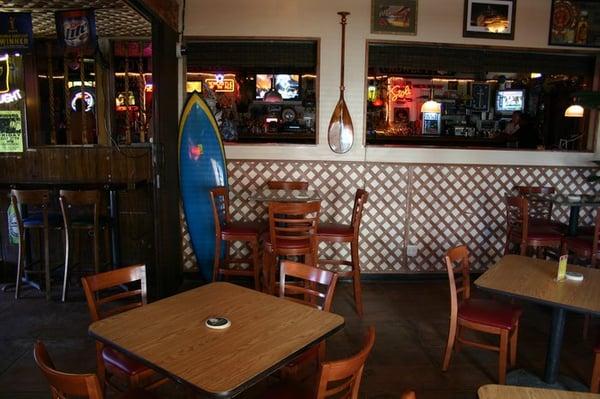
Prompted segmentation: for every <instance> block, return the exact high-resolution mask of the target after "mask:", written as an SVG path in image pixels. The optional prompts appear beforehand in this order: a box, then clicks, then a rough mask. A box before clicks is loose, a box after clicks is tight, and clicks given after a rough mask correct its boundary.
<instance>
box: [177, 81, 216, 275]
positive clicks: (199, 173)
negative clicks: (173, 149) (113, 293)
mask: <svg viewBox="0 0 600 399" xmlns="http://www.w3.org/2000/svg"><path fill="white" fill-rule="evenodd" d="M179 183H180V186H181V197H182V200H183V210H184V212H185V218H186V220H187V225H188V230H189V233H190V238H191V242H192V248H193V249H194V253H195V255H196V259H197V260H198V267H199V269H200V274H201V275H202V278H203V279H204V280H206V281H211V279H212V270H213V261H214V256H215V253H214V252H215V224H214V220H213V214H212V206H211V203H210V196H209V193H208V192H209V190H210V189H212V188H214V187H217V186H227V167H226V165H225V150H224V148H223V141H222V140H221V135H220V134H219V128H218V126H217V122H216V120H215V118H214V116H213V114H212V112H211V110H210V108H209V107H208V105H206V102H204V100H203V99H202V97H200V95H199V94H198V93H197V92H194V93H192V95H191V96H190V98H189V99H188V101H187V103H186V105H185V107H184V109H183V112H182V114H181V120H180V121H179Z"/></svg>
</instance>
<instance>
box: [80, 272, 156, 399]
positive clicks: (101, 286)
mask: <svg viewBox="0 0 600 399" xmlns="http://www.w3.org/2000/svg"><path fill="white" fill-rule="evenodd" d="M81 283H82V285H83V291H84V292H85V298H86V300H87V305H88V309H89V311H90V316H91V319H92V322H94V321H98V320H101V319H104V318H106V317H108V316H112V315H115V314H118V313H121V312H124V311H127V310H130V309H134V308H136V307H139V306H143V305H145V304H146V266H144V265H135V266H128V267H123V268H120V269H116V270H112V271H108V272H104V273H100V274H96V275H93V276H84V277H82V279H81ZM127 284H130V285H134V284H135V285H137V284H139V288H137V287H129V289H128V290H127V291H123V289H122V287H121V286H123V285H127ZM96 363H97V366H98V375H99V376H100V380H101V381H102V383H105V382H106V383H108V384H111V385H112V386H113V387H115V388H117V389H118V387H116V386H115V385H114V384H112V381H111V378H110V377H111V376H112V375H117V376H120V377H121V378H125V379H126V380H128V382H129V386H130V387H139V386H142V382H146V381H147V380H149V379H150V378H151V377H153V376H155V375H156V373H155V372H154V371H153V370H151V369H149V368H147V367H146V366H144V365H143V364H141V363H138V362H137V361H135V360H133V359H131V358H129V357H127V356H125V355H123V354H121V353H120V352H118V351H116V350H114V349H112V348H110V347H107V346H105V345H104V344H103V343H101V342H100V341H96ZM164 382H166V379H161V380H159V381H156V382H152V383H150V384H147V385H146V388H154V387H156V386H158V385H160V384H162V383H164Z"/></svg>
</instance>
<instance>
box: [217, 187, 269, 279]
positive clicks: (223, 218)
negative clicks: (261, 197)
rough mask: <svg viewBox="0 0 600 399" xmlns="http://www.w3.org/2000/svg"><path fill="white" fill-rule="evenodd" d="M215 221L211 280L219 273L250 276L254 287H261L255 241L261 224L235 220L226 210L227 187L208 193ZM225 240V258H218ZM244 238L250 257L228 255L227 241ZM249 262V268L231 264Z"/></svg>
mask: <svg viewBox="0 0 600 399" xmlns="http://www.w3.org/2000/svg"><path fill="white" fill-rule="evenodd" d="M209 194H210V201H211V203H212V209H213V219H214V223H215V260H214V266H213V281H217V280H218V278H219V276H225V277H227V276H250V277H253V278H254V287H255V288H256V289H257V290H258V289H260V261H259V252H260V247H259V245H258V240H259V237H260V233H261V232H262V231H263V230H264V227H263V226H262V225H261V224H260V223H253V222H234V221H232V220H231V215H230V213H229V193H228V191H227V188H226V187H215V188H213V189H212V190H210V192H209ZM222 241H224V242H225V258H224V259H223V260H222V261H221V256H220V255H221V244H222ZM234 241H243V242H246V243H248V247H249V248H250V256H249V257H247V258H231V257H230V253H229V252H230V243H231V242H234ZM243 263H247V264H249V267H248V269H233V268H231V267H229V265H231V264H243Z"/></svg>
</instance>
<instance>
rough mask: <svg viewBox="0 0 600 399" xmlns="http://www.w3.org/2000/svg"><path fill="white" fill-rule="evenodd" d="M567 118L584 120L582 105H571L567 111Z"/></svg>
mask: <svg viewBox="0 0 600 399" xmlns="http://www.w3.org/2000/svg"><path fill="white" fill-rule="evenodd" d="M565 116H566V117H567V118H583V107H582V106H581V105H577V104H574V105H571V106H570V107H569V108H567V109H566V110H565Z"/></svg>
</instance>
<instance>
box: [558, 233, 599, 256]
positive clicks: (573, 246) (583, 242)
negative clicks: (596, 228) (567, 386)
mask: <svg viewBox="0 0 600 399" xmlns="http://www.w3.org/2000/svg"><path fill="white" fill-rule="evenodd" d="M564 240H565V243H566V244H567V248H568V249H570V250H572V251H576V252H592V244H593V242H594V237H592V236H575V237H565V239H564Z"/></svg>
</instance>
